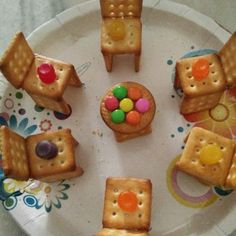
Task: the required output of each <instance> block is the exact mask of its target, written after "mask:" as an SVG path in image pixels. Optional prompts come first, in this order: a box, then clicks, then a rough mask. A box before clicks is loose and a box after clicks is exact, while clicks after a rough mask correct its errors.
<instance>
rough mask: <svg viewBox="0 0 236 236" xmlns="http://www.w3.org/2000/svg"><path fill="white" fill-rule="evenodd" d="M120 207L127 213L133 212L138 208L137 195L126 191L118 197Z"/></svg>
mask: <svg viewBox="0 0 236 236" xmlns="http://www.w3.org/2000/svg"><path fill="white" fill-rule="evenodd" d="M118 205H119V207H120V208H121V209H122V210H123V211H126V212H133V211H135V210H136V209H137V207H138V199H137V196H136V194H135V193H133V192H130V191H124V192H122V193H120V195H119V197H118Z"/></svg>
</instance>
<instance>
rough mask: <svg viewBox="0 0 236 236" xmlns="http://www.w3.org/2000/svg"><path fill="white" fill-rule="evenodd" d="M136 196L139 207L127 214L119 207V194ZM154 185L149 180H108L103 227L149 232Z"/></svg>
mask: <svg viewBox="0 0 236 236" xmlns="http://www.w3.org/2000/svg"><path fill="white" fill-rule="evenodd" d="M124 191H131V192H133V193H134V194H136V197H137V199H138V206H137V209H136V210H135V211H134V212H125V211H123V210H122V209H121V208H120V207H119V205H118V197H119V194H120V193H122V192H124ZM151 201H152V184H151V181H150V180H148V179H135V178H108V179H107V181H106V192H105V200H104V210H103V227H104V228H115V229H126V230H146V231H148V230H149V227H150V221H151Z"/></svg>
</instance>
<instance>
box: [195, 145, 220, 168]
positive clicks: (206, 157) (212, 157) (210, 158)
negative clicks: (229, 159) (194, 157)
mask: <svg viewBox="0 0 236 236" xmlns="http://www.w3.org/2000/svg"><path fill="white" fill-rule="evenodd" d="M222 156H223V152H222V150H221V149H220V147H219V146H218V145H215V144H209V145H207V146H205V147H203V148H202V149H201V150H200V156H199V159H200V161H201V162H202V163H203V164H206V165H214V164H217V163H218V162H219V161H220V159H221V158H222Z"/></svg>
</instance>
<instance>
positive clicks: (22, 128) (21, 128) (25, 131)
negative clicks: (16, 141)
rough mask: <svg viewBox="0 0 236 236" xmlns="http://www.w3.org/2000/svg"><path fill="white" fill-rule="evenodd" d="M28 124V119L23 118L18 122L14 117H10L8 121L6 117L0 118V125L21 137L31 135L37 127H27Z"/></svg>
mask: <svg viewBox="0 0 236 236" xmlns="http://www.w3.org/2000/svg"><path fill="white" fill-rule="evenodd" d="M28 123H29V119H28V118H24V119H22V120H21V121H20V122H19V121H17V118H16V116H15V115H11V116H10V117H9V119H6V116H3V115H1V116H0V125H5V126H7V127H9V128H10V129H12V130H14V131H16V132H17V133H19V134H21V135H23V136H27V135H29V134H32V133H33V132H34V131H35V130H36V129H37V125H31V126H28ZM27 126H28V127H27Z"/></svg>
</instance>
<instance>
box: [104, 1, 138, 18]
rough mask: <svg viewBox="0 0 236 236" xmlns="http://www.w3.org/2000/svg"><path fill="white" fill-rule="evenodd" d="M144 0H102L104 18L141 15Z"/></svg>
mask: <svg viewBox="0 0 236 236" xmlns="http://www.w3.org/2000/svg"><path fill="white" fill-rule="evenodd" d="M142 5H143V1H142V0H131V1H130V0H128V1H122V0H118V1H117V0H100V6H101V14H102V17H103V18H109V17H110V18H117V17H138V18H139V17H141V12H142Z"/></svg>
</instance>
